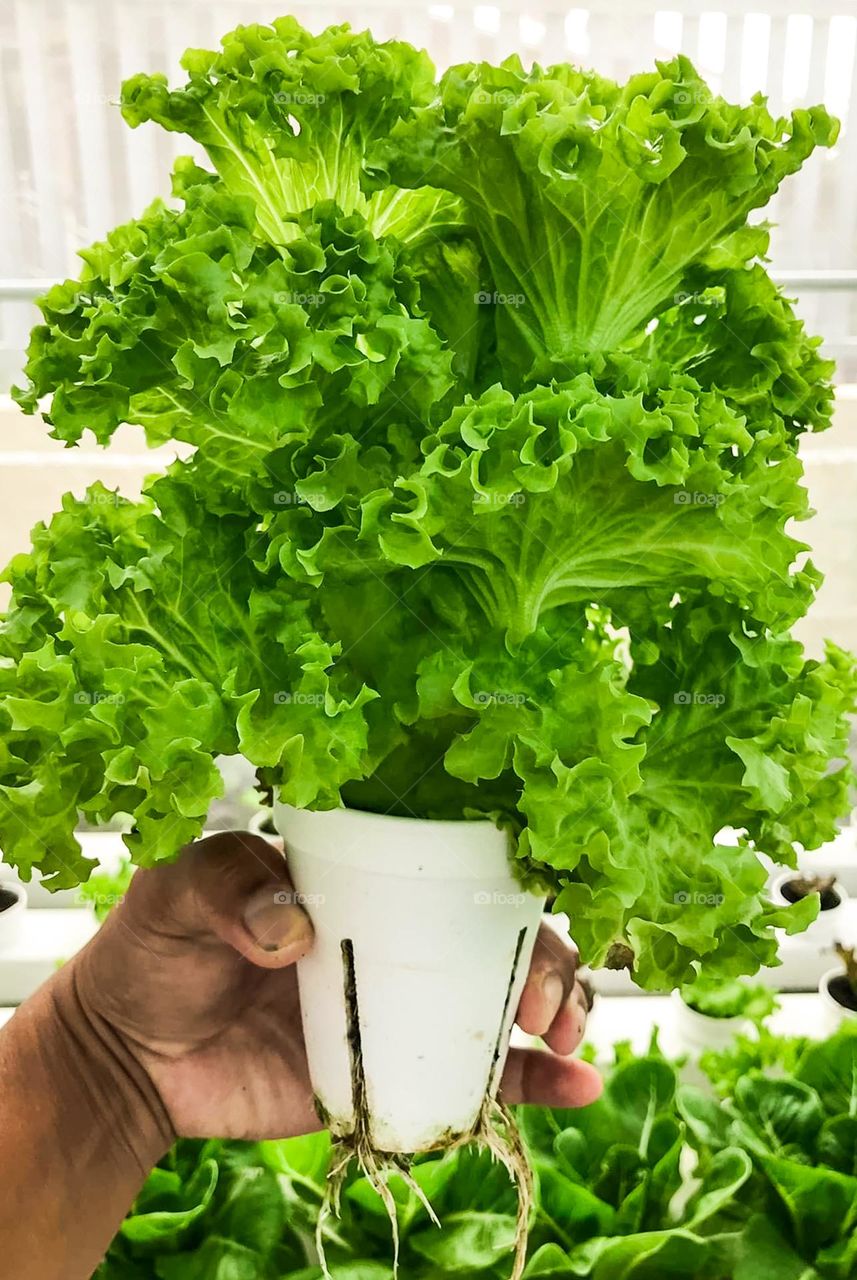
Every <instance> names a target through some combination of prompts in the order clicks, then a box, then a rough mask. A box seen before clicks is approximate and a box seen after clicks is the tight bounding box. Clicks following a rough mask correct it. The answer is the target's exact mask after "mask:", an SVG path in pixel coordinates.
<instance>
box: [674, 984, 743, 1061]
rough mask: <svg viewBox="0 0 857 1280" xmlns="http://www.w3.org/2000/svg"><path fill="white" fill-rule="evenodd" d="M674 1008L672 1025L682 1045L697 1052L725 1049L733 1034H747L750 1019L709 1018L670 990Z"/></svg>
mask: <svg viewBox="0 0 857 1280" xmlns="http://www.w3.org/2000/svg"><path fill="white" fill-rule="evenodd" d="M672 999H673V1008H674V1010H675V1029H676V1034H677V1036H678V1038H679V1040H680V1041H681V1045H682V1047H683V1048H685V1049H687V1050H688V1051H689V1052H691V1053H695V1054H699V1053H702V1052H704V1051H705V1050H706V1049H725V1048H726V1047H727V1046H728V1045H730V1044H731V1043H732V1041H733V1040H734V1039H735V1037H736V1036H737V1035H749V1034H750V1033H752V1031H753V1023H752V1022H751V1021H750V1019H749V1018H743V1017H741V1016H740V1015H738V1016H737V1017H733V1018H713V1017H712V1016H711V1014H709V1013H700V1012H699V1010H698V1009H693V1008H691V1006H690V1005H689V1004H688V1003H687V1001H686V1000H684V999H683V998H682V995H681V992H679V991H674V992H673V993H672Z"/></svg>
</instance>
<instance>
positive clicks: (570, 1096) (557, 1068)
mask: <svg viewBox="0 0 857 1280" xmlns="http://www.w3.org/2000/svg"><path fill="white" fill-rule="evenodd" d="M603 1087H604V1086H603V1082H602V1080H601V1076H600V1075H599V1074H598V1072H597V1071H596V1069H595V1067H593V1066H592V1065H591V1064H590V1063H588V1062H581V1061H580V1059H579V1058H558V1057H556V1055H555V1054H552V1053H545V1052H544V1051H543V1050H541V1049H512V1050H510V1052H509V1057H508V1060H507V1062H506V1070H505V1071H504V1073H503V1083H502V1085H501V1087H500V1094H501V1097H502V1099H503V1101H504V1102H531V1103H538V1104H539V1105H540V1106H543V1107H585V1106H588V1105H589V1103H590V1102H594V1101H595V1100H596V1098H599V1097H600V1096H601V1091H602V1089H603Z"/></svg>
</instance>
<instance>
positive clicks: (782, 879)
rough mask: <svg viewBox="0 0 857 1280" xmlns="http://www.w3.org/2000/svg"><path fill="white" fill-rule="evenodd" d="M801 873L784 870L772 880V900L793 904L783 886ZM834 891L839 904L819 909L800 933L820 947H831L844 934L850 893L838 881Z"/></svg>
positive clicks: (783, 905)
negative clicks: (822, 909)
mask: <svg viewBox="0 0 857 1280" xmlns="http://www.w3.org/2000/svg"><path fill="white" fill-rule="evenodd" d="M800 874H801V873H800V872H798V871H783V872H781V873H780V875H778V876H777V877H776V878H775V879H774V880H772V881H771V886H770V890H769V892H770V897H771V901H772V902H775V903H776V904H777V905H778V906H782V907H790V906H793V905H794V904H793V903H792V902H790V901H789V899H788V898H787V897H786V895H785V894H784V893H783V888H784V886H785V885H787V884H788V883H789V881H790V880H796V879H797V878H798V877H799V875H800ZM833 892H834V893H835V894H836V896H837V897H838V898H839V902H838V904H837V905H836V906H835V907H831V908H830V909H829V910H828V911H819V913H818V915H817V916H816V918H815V919H814V920H813V922H812V924H811V925H810V926H809V927H808V928H807V929H806V930H805V931H804V932H803V933H802V934H801V935H799V936H800V937H802V938H806V939H807V941H808V942H812V943H814V944H815V945H817V946H819V947H830V946H832V944H833V943H834V942H836V941H837V940H838V939H839V938H840V937H841V936H842V930H843V919H844V918H845V917H846V916H847V913H848V906H847V903H848V894H847V892H846V890H845V889H844V888H843V886H842V885H841V884H839V882H838V881H837V882H836V884H835V885H834V886H833Z"/></svg>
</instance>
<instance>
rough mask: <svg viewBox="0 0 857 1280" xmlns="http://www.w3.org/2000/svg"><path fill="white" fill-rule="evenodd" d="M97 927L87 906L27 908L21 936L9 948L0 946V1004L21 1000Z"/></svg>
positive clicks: (82, 943) (85, 941)
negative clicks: (63, 908)
mask: <svg viewBox="0 0 857 1280" xmlns="http://www.w3.org/2000/svg"><path fill="white" fill-rule="evenodd" d="M97 930H98V924H97V922H96V919H95V913H94V912H93V911H92V910H91V909H90V908H88V907H79V908H74V909H71V910H68V911H50V910H39V909H38V908H32V907H31V908H28V910H27V914H26V921H25V927H24V929H23V930H22V933H21V936H20V937H19V938H18V940H17V941H16V942H15V943H14V944H13V945H12V946H11V947H10V948H7V949H4V948H2V947H0V1005H12V1004H20V1002H21V1001H22V1000H25V999H26V998H27V996H29V995H31V994H32V993H33V992H34V991H35V990H36V988H37V987H39V986H41V984H42V983H43V982H44V981H45V980H46V979H47V978H49V977H50V976H51V974H52V973H54V972H55V971H56V969H57V968H58V966H59V965H61V964H62V963H63V962H64V961H65V960H68V959H70V958H71V956H73V955H74V953H75V952H76V951H79V950H80V949H81V947H84V946H86V944H87V942H89V939H90V938H91V937H93V935H94V934H95V933H96V932H97Z"/></svg>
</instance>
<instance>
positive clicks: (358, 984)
mask: <svg viewBox="0 0 857 1280" xmlns="http://www.w3.org/2000/svg"><path fill="white" fill-rule="evenodd" d="M274 816H275V821H276V825H277V828H278V830H279V831H280V833H281V834H282V836H283V838H284V840H285V843H286V849H287V853H288V862H289V869H290V872H291V876H292V880H293V881H294V885H295V889H296V891H297V894H298V895H299V899H300V901H301V902H302V903H303V905H304V906H305V908H306V910H307V911H308V913H309V915H310V917H311V918H312V921H313V925H314V926H315V935H316V936H315V945H314V947H313V949H312V951H311V952H310V953H309V955H307V956H306V957H305V958H304V959H303V960H301V961H300V963H299V964H298V984H299V987H300V997H301V1010H302V1015H303V1025H304V1033H305V1037H306V1047H307V1055H308V1058H309V1068H310V1075H311V1078H312V1083H313V1088H314V1090H315V1093H316V1096H317V1098H318V1100H319V1102H320V1104H321V1108H322V1109H323V1111H324V1113H325V1120H326V1122H327V1123H328V1124H329V1125H330V1128H331V1130H332V1131H333V1132H334V1133H335V1134H337V1135H340V1136H342V1135H347V1134H350V1133H353V1131H354V1128H355V1106H354V1092H355V1088H357V1089H358V1091H359V1089H360V1087H361V1085H365V1099H366V1111H367V1113H368V1136H369V1138H370V1140H371V1142H372V1144H373V1146H374V1147H375V1148H376V1150H378V1151H389V1152H415V1151H425V1150H428V1149H430V1148H431V1147H435V1146H439V1145H441V1144H445V1143H446V1142H448V1141H449V1140H450V1139H451V1138H454V1137H457V1136H458V1135H460V1134H465V1133H467V1132H469V1131H470V1130H471V1129H472V1128H473V1126H474V1124H475V1123H476V1120H477V1118H478V1116H479V1112H480V1109H481V1107H482V1104H483V1101H484V1099H485V1096H486V1093H488V1094H493V1093H495V1092H496V1089H497V1087H498V1084H499V1080H500V1076H501V1074H502V1069H503V1066H504V1064H505V1059H506V1053H507V1051H508V1043H509V1034H510V1031H511V1027H512V1023H513V1021H514V1016H515V1012H516V1010H517V1006H518V1001H519V999H520V996H521V992H522V990H523V985H524V981H525V978H526V974H527V969H528V966H529V962H530V956H531V954H532V949H533V944H534V942H535V938H536V932H537V930H538V925H539V919H540V917H541V914H542V910H543V907H544V898H543V897H539V896H537V895H535V894H533V893H529V892H527V891H525V890H524V889H523V888H522V886H521V884H520V883H519V881H518V880H516V879H515V877H514V875H513V873H512V868H511V862H510V852H511V851H510V837H509V836H508V834H507V833H505V832H503V831H501V830H499V829H498V828H497V827H495V826H494V824H493V823H491V822H482V821H479V822H441V821H427V820H426V821H423V820H420V819H414V818H398V817H390V816H388V815H381V814H372V813H364V812H360V811H356V810H350V809H332V810H327V811H323V812H310V811H308V810H300V809H293V808H291V807H290V806H286V805H281V804H278V805H276V807H275V815H274ZM352 977H353V986H352V985H351V978H352ZM358 1037H359V1052H353V1051H352V1046H356V1044H357V1042H358ZM361 1063H362V1070H361V1067H360V1064H361Z"/></svg>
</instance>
